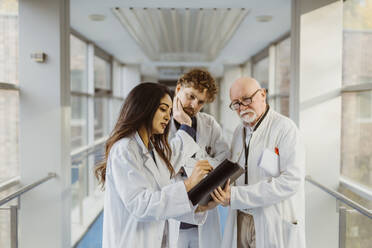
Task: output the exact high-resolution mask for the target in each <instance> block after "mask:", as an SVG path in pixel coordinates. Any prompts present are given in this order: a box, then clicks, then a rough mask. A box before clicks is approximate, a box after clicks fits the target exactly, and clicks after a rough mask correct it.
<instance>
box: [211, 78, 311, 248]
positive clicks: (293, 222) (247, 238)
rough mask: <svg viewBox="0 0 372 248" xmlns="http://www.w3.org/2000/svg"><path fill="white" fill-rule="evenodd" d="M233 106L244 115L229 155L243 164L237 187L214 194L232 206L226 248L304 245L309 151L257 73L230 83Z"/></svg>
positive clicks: (226, 204) (240, 114) (226, 232)
mask: <svg viewBox="0 0 372 248" xmlns="http://www.w3.org/2000/svg"><path fill="white" fill-rule="evenodd" d="M230 98H231V104H230V108H231V109H232V110H233V111H235V112H236V113H237V114H238V115H239V117H240V118H241V120H242V124H241V125H239V126H238V127H237V128H236V130H235V132H234V135H233V141H232V145H231V158H230V159H231V160H232V161H234V162H237V163H238V164H240V165H241V166H242V167H244V168H245V173H244V174H243V175H242V176H241V177H240V178H238V180H237V181H236V183H235V185H234V186H231V188H230V187H227V189H225V191H222V189H221V188H218V189H217V190H215V191H214V194H213V199H214V200H215V201H217V202H219V203H221V204H222V205H224V206H228V205H229V206H230V210H229V216H228V219H227V222H226V225H225V232H224V237H223V242H222V247H229V248H235V247H239V248H240V247H258V248H269V247H276V248H292V247H295V248H303V247H305V229H304V228H305V202H304V173H305V156H304V149H303V145H302V143H301V139H300V135H299V131H298V129H297V127H296V125H295V124H294V123H293V122H292V121H291V120H290V119H288V118H287V117H285V116H282V115H280V114H279V113H277V112H275V111H274V110H272V109H270V107H269V105H268V104H266V90H265V89H263V88H261V86H260V84H259V83H258V82H257V81H256V80H255V79H253V78H240V79H238V80H236V81H235V82H234V83H233V85H232V86H231V88H230Z"/></svg>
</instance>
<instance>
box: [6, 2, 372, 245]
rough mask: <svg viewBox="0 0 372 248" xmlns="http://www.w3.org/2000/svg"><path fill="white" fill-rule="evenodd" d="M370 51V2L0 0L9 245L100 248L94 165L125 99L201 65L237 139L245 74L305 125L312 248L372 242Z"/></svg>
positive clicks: (218, 115)
mask: <svg viewBox="0 0 372 248" xmlns="http://www.w3.org/2000/svg"><path fill="white" fill-rule="evenodd" d="M371 58H372V0H266V1H262V0H261V1H260V0H230V1H223V0H198V1H197V0H189V1H180V0H173V1H170V0H152V1H145V0H32V1H29V0H0V247H1V248H18V247H21V248H51V247H53V248H67V247H76V248H96V247H97V248H98V247H102V230H103V219H104V215H105V210H104V208H103V206H104V198H105V190H104V189H102V187H101V185H100V184H99V182H98V180H97V179H96V177H95V174H94V169H95V168H96V166H97V165H98V164H99V163H101V162H102V160H103V159H104V156H105V145H106V141H107V139H108V138H109V137H110V134H112V131H113V128H114V125H115V123H116V122H117V120H118V116H119V113H120V110H121V107H122V105H123V103H124V101H125V100H126V99H127V96H128V94H129V92H131V90H132V89H133V88H135V87H136V86H138V85H140V84H141V83H144V82H154V83H159V84H162V85H165V86H167V87H168V88H169V89H170V90H171V91H174V90H175V89H176V86H177V81H178V79H179V78H180V77H181V76H182V75H183V74H185V73H187V72H189V71H190V70H191V69H193V68H201V69H204V70H207V71H209V72H210V74H211V75H212V76H213V78H214V79H215V83H216V85H217V88H218V92H217V95H216V97H215V99H214V101H213V102H210V103H205V105H204V107H203V108H202V109H201V112H203V113H206V114H209V115H211V116H213V117H214V119H215V120H216V121H217V122H218V124H219V125H220V127H221V129H222V135H223V137H224V139H225V140H226V141H227V143H228V144H229V145H230V144H231V142H232V140H233V134H234V130H235V128H236V127H237V126H239V125H240V124H241V119H240V118H239V116H238V115H237V114H236V110H237V109H236V108H235V110H232V109H234V108H230V107H229V106H233V104H234V102H233V103H231V101H232V100H231V99H230V87H231V86H232V85H233V83H234V82H235V81H236V80H237V79H238V78H242V77H253V78H255V79H256V80H257V81H258V82H259V83H260V85H261V87H262V88H264V89H265V90H266V97H267V103H268V105H269V106H270V109H271V110H274V111H276V112H278V113H280V114H281V115H283V116H285V117H288V118H289V119H290V120H291V121H293V122H294V123H295V124H296V126H297V127H298V129H299V131H300V134H301V138H302V141H303V143H304V147H305V152H306V159H305V160H306V161H305V164H306V168H305V175H306V176H305V178H304V192H305V197H304V198H305V203H304V204H305V222H304V223H302V224H303V225H304V226H303V228H304V229H305V234H306V247H307V248H323V247H324V248H367V247H368V248H369V247H371V244H372V235H371V234H372V59H371ZM239 99H240V98H239ZM147 100H149V99H143V101H147ZM251 101H252V99H251ZM237 104H238V105H237V106H238V107H237V108H238V109H239V111H240V107H241V106H242V105H244V104H242V102H241V101H240V100H239V101H238V103H237ZM249 104H250V103H248V105H249ZM248 105H244V106H248ZM286 120H287V119H286ZM243 139H244V138H243ZM205 148H207V147H205ZM203 149H204V148H203ZM207 153H208V152H207ZM208 154H209V153H208ZM274 155H275V154H274ZM277 155H278V156H280V155H279V153H277ZM273 178H274V180H275V177H273ZM270 180H271V179H270ZM185 199H187V200H188V198H185ZM218 214H219V220H220V223H221V230H220V231H221V233H223V232H225V231H226V228H227V226H226V220H227V214H228V208H227V207H222V206H218ZM128 223H129V222H128ZM229 231H231V230H229Z"/></svg>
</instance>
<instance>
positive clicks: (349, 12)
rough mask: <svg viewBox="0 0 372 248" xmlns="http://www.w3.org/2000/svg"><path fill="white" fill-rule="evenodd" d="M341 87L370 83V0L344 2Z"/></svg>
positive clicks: (371, 30)
mask: <svg viewBox="0 0 372 248" xmlns="http://www.w3.org/2000/svg"><path fill="white" fill-rule="evenodd" d="M343 11H344V17H343V21H344V31H343V36H344V37H343V39H344V41H343V85H354V84H361V83H372V63H371V57H372V15H371V13H372V0H363V1H361V0H348V1H345V2H344V10H343Z"/></svg>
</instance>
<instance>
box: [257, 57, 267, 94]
mask: <svg viewBox="0 0 372 248" xmlns="http://www.w3.org/2000/svg"><path fill="white" fill-rule="evenodd" d="M253 77H254V78H255V79H256V80H257V81H258V82H259V83H260V84H261V87H262V88H266V89H267V88H268V85H269V57H266V58H264V59H262V60H260V61H258V62H257V63H256V64H254V65H253Z"/></svg>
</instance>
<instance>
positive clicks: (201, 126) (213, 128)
mask: <svg viewBox="0 0 372 248" xmlns="http://www.w3.org/2000/svg"><path fill="white" fill-rule="evenodd" d="M195 117H196V122H197V126H196V129H197V130H196V143H197V144H198V148H199V149H198V150H197V152H196V154H195V156H194V158H190V159H189V160H186V164H185V165H184V166H185V167H188V168H189V169H188V171H189V174H190V173H191V171H192V169H193V167H194V165H195V163H196V161H197V160H208V161H209V163H210V164H211V165H212V166H213V167H216V166H218V165H219V164H220V163H221V162H222V161H223V160H224V159H225V158H227V157H228V154H229V146H228V144H227V142H226V141H225V139H224V138H223V136H222V129H221V127H220V125H219V124H218V123H217V121H216V120H215V119H214V118H213V117H212V116H211V115H208V114H206V113H201V112H199V113H197V114H196V116H195ZM176 132H177V129H176V126H175V124H174V120H172V122H171V128H170V134H169V138H173V136H174V135H175V134H176ZM208 152H209V153H208ZM190 157H191V156H190ZM198 233H199V248H209V247H220V246H221V241H222V235H221V228H220V218H219V214H218V209H217V208H214V209H212V210H209V211H208V217H207V220H206V221H205V223H204V224H203V225H200V226H198Z"/></svg>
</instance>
